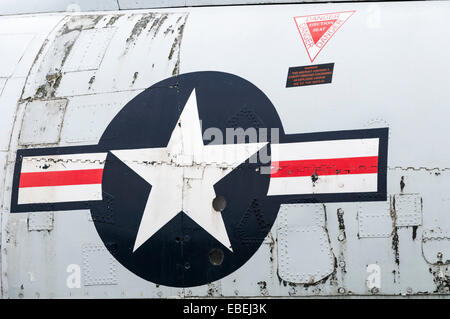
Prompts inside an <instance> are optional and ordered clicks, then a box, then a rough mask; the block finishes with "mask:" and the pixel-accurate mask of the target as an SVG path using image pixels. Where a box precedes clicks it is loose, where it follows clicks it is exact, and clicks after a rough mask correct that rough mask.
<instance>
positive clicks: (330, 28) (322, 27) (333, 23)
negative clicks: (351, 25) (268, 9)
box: [294, 11, 355, 62]
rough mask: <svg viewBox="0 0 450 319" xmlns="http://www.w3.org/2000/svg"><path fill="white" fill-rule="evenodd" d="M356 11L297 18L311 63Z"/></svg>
mask: <svg viewBox="0 0 450 319" xmlns="http://www.w3.org/2000/svg"><path fill="white" fill-rule="evenodd" d="M353 13H355V11H346V12H335V13H326V14H316V15H308V16H302V17H295V18H294V20H295V23H296V24H297V28H298V31H299V32H300V36H301V37H302V40H303V43H304V45H305V48H306V51H307V52H308V55H309V59H310V60H311V62H313V61H314V59H315V58H316V57H317V55H318V54H319V52H320V51H321V50H322V49H323V47H324V46H325V44H327V42H328V41H329V40H330V39H331V37H332V36H333V35H334V34H335V33H336V31H337V30H338V29H339V28H340V27H341V26H342V25H343V24H344V22H345V21H347V19H348V18H350V17H351V15H352V14H353Z"/></svg>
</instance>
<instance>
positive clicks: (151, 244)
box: [91, 72, 282, 287]
mask: <svg viewBox="0 0 450 319" xmlns="http://www.w3.org/2000/svg"><path fill="white" fill-rule="evenodd" d="M194 89H195V92H196V97H197V107H198V113H199V118H200V120H201V127H202V133H204V131H205V130H206V129H208V128H217V129H219V130H220V131H221V132H222V134H223V136H224V137H225V136H226V133H227V128H242V129H244V130H245V129H248V128H255V129H256V132H257V134H258V135H259V136H258V137H259V140H263V141H267V140H269V141H270V133H271V130H270V129H271V128H277V129H279V130H280V133H281V131H282V127H281V123H280V120H279V117H278V114H277V113H276V110H275V108H274V106H273V105H272V103H271V102H270V100H269V99H268V98H267V97H266V95H265V94H264V93H263V92H262V91H261V90H259V89H258V88H257V87H256V86H254V85H253V84H252V83H250V82H248V81H246V80H244V79H242V78H240V77H238V76H235V75H232V74H228V73H222V72H194V73H187V74H182V75H179V76H174V77H171V78H169V79H166V80H163V81H161V82H158V83H156V84H154V85H153V86H151V87H150V88H148V89H146V90H145V91H143V92H142V93H140V94H139V95H137V96H136V97H135V98H134V99H132V100H131V101H130V102H129V103H127V104H126V105H125V107H124V108H123V109H122V110H121V111H120V112H119V113H118V114H117V115H116V117H115V118H114V119H113V120H112V122H111V123H110V125H109V126H108V127H107V129H106V130H105V132H104V134H103V135H102V137H101V140H100V142H99V145H100V146H103V147H104V148H105V149H111V150H117V149H139V148H161V147H166V146H167V143H168V141H169V139H170V136H171V133H172V131H173V129H174V127H175V125H176V124H177V121H178V118H179V117H180V114H181V112H182V111H183V108H184V106H185V104H186V102H187V100H188V98H189V96H190V94H191V93H192V91H193V90H194ZM264 129H267V130H264ZM261 132H267V137H265V136H263V135H265V134H264V133H261ZM260 134H263V135H260ZM203 142H204V144H205V145H207V144H208V143H211V141H209V140H205V139H204V141H203ZM223 143H233V144H234V143H237V141H234V142H233V141H228V140H226V139H225V141H224V142H223ZM266 148H267V149H266ZM261 152H265V153H268V154H270V143H269V144H267V145H266V146H265V147H264V148H263V149H261V150H260V151H259V153H261ZM268 165H270V162H269V163H267V162H264V163H262V162H261V158H260V156H258V162H257V163H250V161H249V160H247V161H246V162H244V163H242V164H241V165H240V166H238V167H237V168H235V169H234V170H233V171H232V172H231V173H230V174H228V175H226V176H225V177H224V178H223V179H221V180H220V181H218V182H217V183H216V184H215V185H214V190H215V193H216V195H220V196H222V197H223V198H225V200H226V207H225V209H224V210H223V211H222V212H221V214H222V218H223V221H224V224H225V227H226V231H227V234H228V237H229V240H230V242H231V245H232V248H233V251H230V250H229V249H227V248H226V247H224V246H223V245H222V244H221V243H220V242H219V241H218V240H216V239H215V238H214V237H213V236H211V235H210V234H209V233H208V232H207V231H205V230H204V229H203V228H202V227H201V226H199V225H198V224H197V223H196V222H195V221H194V220H192V219H191V218H190V217H189V216H188V215H187V214H185V213H183V212H182V211H181V212H179V213H178V214H177V215H176V216H175V217H174V218H173V219H171V220H170V221H169V222H168V223H167V224H165V225H164V226H163V227H162V228H160V229H159V230H158V231H157V232H156V233H155V234H154V235H153V236H151V237H150V238H149V239H148V240H147V241H146V242H145V243H144V244H143V245H142V246H140V247H139V248H138V249H137V250H135V251H134V252H133V245H134V242H135V240H136V235H137V232H138V228H139V225H140V221H141V218H142V215H143V211H144V208H145V205H146V203H147V199H148V196H149V194H150V192H151V191H152V185H150V184H149V183H148V182H147V181H145V180H144V179H142V178H141V177H140V176H139V175H137V174H136V173H135V172H134V171H133V170H131V169H130V168H129V167H128V166H127V165H125V164H124V163H123V162H122V161H120V160H119V159H118V158H117V157H116V156H114V155H113V154H112V153H111V152H109V153H108V156H107V160H106V164H105V168H104V174H103V184H102V190H103V201H102V202H100V204H98V205H95V206H94V207H93V208H92V209H91V211H92V215H93V220H94V222H95V227H96V229H97V231H98V233H99V235H100V237H101V239H102V240H103V242H104V243H105V245H106V247H107V248H108V250H109V251H110V252H111V254H112V255H113V256H114V257H115V258H116V259H117V260H118V261H119V262H120V263H121V264H122V265H123V266H125V267H126V268H127V269H129V270H130V271H132V272H133V273H134V274H136V275H137V276H139V277H141V278H143V279H146V280H149V281H151V282H154V283H156V284H161V285H166V286H172V287H192V286H198V285H203V284H206V283H209V282H212V281H215V280H218V279H221V278H223V277H225V276H227V275H228V274H230V273H232V272H234V271H235V270H237V269H239V268H240V267H241V266H242V265H243V264H244V263H245V262H247V261H248V260H249V259H250V258H251V257H252V256H253V254H254V253H255V252H256V251H257V249H258V248H259V247H260V245H261V244H262V241H263V240H264V238H265V237H266V236H267V234H268V232H269V231H270V229H271V227H272V225H273V223H274V221H275V218H276V216H277V212H278V209H279V203H277V202H276V201H273V200H271V199H270V197H268V196H267V190H268V187H269V180H270V174H261V173H260V170H259V168H260V167H261V166H268ZM163 200H164V201H167V202H170V201H171V200H172V198H169V197H167V198H164V199H163ZM211 205H212V203H211ZM215 255H216V256H215ZM217 256H219V258H218V260H219V261H218V260H216V259H217V258H216V257H217ZM214 258H216V259H214Z"/></svg>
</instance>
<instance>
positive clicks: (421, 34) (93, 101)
mask: <svg viewBox="0 0 450 319" xmlns="http://www.w3.org/2000/svg"><path fill="white" fill-rule="evenodd" d="M348 10H355V11H356V13H355V14H354V16H352V17H351V18H350V20H349V21H348V22H346V24H345V25H344V26H343V27H342V28H341V30H339V31H338V32H337V33H336V35H335V36H334V37H333V39H332V40H330V42H329V43H328V44H327V46H326V47H325V48H324V50H323V52H321V53H320V55H319V56H318V58H317V60H316V61H315V62H314V64H316V63H317V64H319V63H331V62H333V63H335V71H334V78H333V81H332V83H330V84H325V85H317V86H311V87H297V88H286V87H285V83H286V74H287V70H288V68H289V67H292V66H303V65H309V64H310V60H309V58H308V56H307V54H306V51H305V48H304V46H303V43H302V42H301V38H300V35H299V34H298V30H297V28H296V26H295V23H294V21H293V16H300V15H308V14H320V13H327V12H340V11H348ZM406 13H407V14H406ZM449 14H450V4H449V3H441V2H434V3H432V4H430V3H421V2H415V3H383V4H362V3H358V4H356V3H346V4H325V5H318V4H317V5H301V4H299V5H276V6H264V5H261V6H249V7H246V6H241V7H225V8H220V7H216V8H209V7H204V8H176V9H175V8H173V9H159V10H158V9H152V10H139V11H116V12H106V13H105V12H91V13H59V14H42V15H24V16H9V17H6V16H5V17H0V30H1V31H0V39H3V40H4V41H2V43H3V44H1V45H0V52H8V54H5V58H4V59H3V58H2V59H3V61H0V108H1V117H0V125H1V131H0V168H1V173H0V202H1V203H2V206H1V228H0V230H1V233H0V234H1V296H2V297H3V298H66V297H86V298H87V297H89V298H91V297H107V298H109V297H111V298H135V297H155V298H167V297H173V296H178V297H182V298H183V297H236V296H239V297H261V296H263V297H274V296H276V297H278V296H286V297H303V296H347V297H350V296H379V295H383V296H435V295H439V296H444V297H448V296H449V295H450V270H449V269H448V266H449V263H450V219H449V214H448V210H449V209H450V198H449V195H448V190H449V189H450V173H449V172H450V166H449V163H450V151H449V149H450V148H449V147H448V138H447V136H448V133H449V129H448V125H447V116H446V114H447V112H448V111H447V108H448V105H447V104H448V100H449V99H450V93H449V90H448V84H449V81H448V77H447V74H449V72H450V64H449V62H448V56H450V44H449V43H448V41H442V39H445V38H448V36H449V32H448V29H444V28H441V27H439V26H440V25H443V23H444V22H445V21H446V19H447V17H448V15H449ZM405 24H408V25H409V27H408V28H404V27H403V26H404V25H405ZM429 30H433V33H432V34H431V33H428V32H429ZM0 43H1V42H0ZM194 71H222V72H228V73H232V74H236V75H239V76H241V77H243V78H245V79H247V80H249V81H251V82H252V83H254V84H255V85H256V86H257V87H258V88H260V89H261V90H262V91H264V92H265V94H266V95H267V96H268V97H269V98H270V99H271V101H272V103H273V104H274V105H275V108H276V110H277V112H278V114H279V116H280V118H281V122H282V123H283V126H284V129H285V131H286V132H287V133H309V132H326V131H337V130H347V129H364V128H378V127H389V151H388V172H387V193H388V196H387V200H386V201H382V202H370V201H369V202H354V203H347V202H344V203H311V204H286V205H282V206H281V208H280V211H279V213H278V218H277V220H276V222H275V224H274V226H273V227H272V229H271V231H270V232H269V235H268V236H267V237H266V238H265V240H264V242H263V244H262V245H261V247H260V248H259V250H258V251H257V252H256V254H255V255H254V256H253V257H252V258H251V259H250V260H249V261H248V262H247V263H246V264H244V265H243V266H242V267H241V268H240V269H238V270H237V271H235V272H234V273H232V274H230V275H228V276H227V277H225V278H223V279H221V280H219V281H216V282H212V283H210V284H207V285H203V286H198V287H192V288H173V287H165V286H160V285H157V284H154V283H151V282H149V281H146V280H144V279H142V278H140V277H138V276H136V275H134V274H133V273H131V272H129V271H128V270H127V269H126V268H125V267H123V266H122V265H120V264H119V263H117V262H116V261H115V259H114V258H113V257H112V256H111V255H110V254H109V252H108V250H107V249H106V248H105V245H104V244H103V242H102V241H101V239H100V237H99V235H98V234H97V232H96V229H95V227H94V223H93V221H92V218H91V214H90V212H89V210H86V209H85V210H77V211H66V212H59V213H54V212H51V211H49V212H44V213H42V212H41V213H20V214H11V213H10V205H11V192H12V187H13V185H12V182H13V174H14V165H15V161H16V152H17V150H18V149H26V148H42V147H62V146H77V145H90V144H95V143H98V141H99V139H100V137H101V135H102V133H103V132H104V130H105V128H106V127H107V126H108V124H109V123H110V122H111V120H112V119H113V118H114V116H115V115H116V114H117V113H118V112H119V111H120V110H121V109H122V108H123V106H124V105H125V104H126V103H127V102H128V101H130V100H131V99H132V98H134V97H135V96H136V95H138V94H139V93H141V92H142V91H143V90H145V89H146V88H148V87H150V86H152V85H153V84H155V83H157V82H159V81H161V80H163V79H166V78H169V77H171V76H174V75H178V74H182V73H188V72H194ZM174 89H176V88H174ZM312 182H315V181H314V179H313V181H312ZM319 182H320V179H319ZM373 265H375V266H373ZM77 266H78V268H79V270H80V274H81V283H80V286H79V287H73V286H71V284H70V280H71V278H73V277H71V275H73V272H74V269H75V270H76V269H78V268H77ZM373 269H375V270H373ZM374 276H378V277H377V278H378V279H374V278H375V277H374ZM372 280H375V281H377V280H378V281H379V282H378V284H377V285H375V286H373V285H371V284H370V282H371V281H372Z"/></svg>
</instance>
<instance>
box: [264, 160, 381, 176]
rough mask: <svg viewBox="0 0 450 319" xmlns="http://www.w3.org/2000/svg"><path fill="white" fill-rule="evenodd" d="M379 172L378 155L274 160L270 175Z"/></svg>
mask: <svg viewBox="0 0 450 319" xmlns="http://www.w3.org/2000/svg"><path fill="white" fill-rule="evenodd" d="M377 172H378V156H368V157H349V158H329V159H314V160H299V161H281V162H272V171H271V175H270V177H294V176H312V175H313V174H314V173H315V174H316V175H318V176H321V175H343V174H369V173H377Z"/></svg>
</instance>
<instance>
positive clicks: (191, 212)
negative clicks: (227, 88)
mask: <svg viewBox="0 0 450 319" xmlns="http://www.w3.org/2000/svg"><path fill="white" fill-rule="evenodd" d="M266 144H267V143H246V144H223V145H203V139H202V131H201V127H200V120H199V116H198V109H197V98H196V94H195V90H193V91H192V93H191V95H190V96H189V99H188V101H187V102H186V105H185V107H184V109H183V112H182V113H181V115H180V118H179V119H178V122H177V124H176V125H175V128H174V129H173V131H172V135H171V137H170V140H169V142H168V144H167V147H163V148H142V149H131V150H117V151H111V152H112V153H113V154H114V155H115V156H117V157H118V158H119V159H120V160H121V161H122V162H124V163H125V164H126V165H127V166H128V167H129V168H131V169H132V170H133V171H135V172H136V173H137V174H138V175H139V176H141V177H142V178H143V179H145V180H146V181H147V182H148V183H149V184H151V185H152V189H151V191H150V195H149V197H148V199H147V204H146V206H145V209H144V213H143V215H142V219H141V223H140V225H139V230H138V233H137V237H136V240H135V243H134V247H133V252H134V251H136V249H138V248H139V247H140V246H141V245H142V244H144V243H145V242H146V241H147V240H148V239H149V238H150V237H152V236H153V235H154V234H155V233H156V232H157V231H158V230H159V229H160V228H161V227H163V226H164V225H165V224H167V223H168V222H169V221H170V220H171V219H172V218H174V217H175V216H176V215H177V214H179V213H180V212H184V213H185V214H187V215H188V216H189V217H190V218H191V219H192V220H194V221H195V222H196V223H197V224H198V225H200V226H201V227H202V228H203V229H205V230H206V231H207V232H208V233H209V234H211V235H212V236H213V237H214V238H216V239H217V240H218V241H219V242H220V243H222V244H223V245H224V246H225V247H227V248H228V249H229V250H230V251H232V247H231V243H230V239H229V238H228V234H227V230H226V228H225V224H224V222H223V219H222V213H221V212H217V211H215V210H214V208H213V206H212V201H213V199H214V198H215V197H216V194H215V191H214V184H215V183H217V182H218V181H219V180H221V179H222V178H223V177H225V176H226V175H227V174H229V173H230V172H231V171H232V170H233V169H234V168H236V167H237V166H239V165H240V164H241V163H243V162H244V161H246V160H247V159H248V158H249V157H250V156H252V155H253V154H255V153H256V152H258V151H259V150H260V149H261V148H263V147H264V146H265V145H266Z"/></svg>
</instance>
